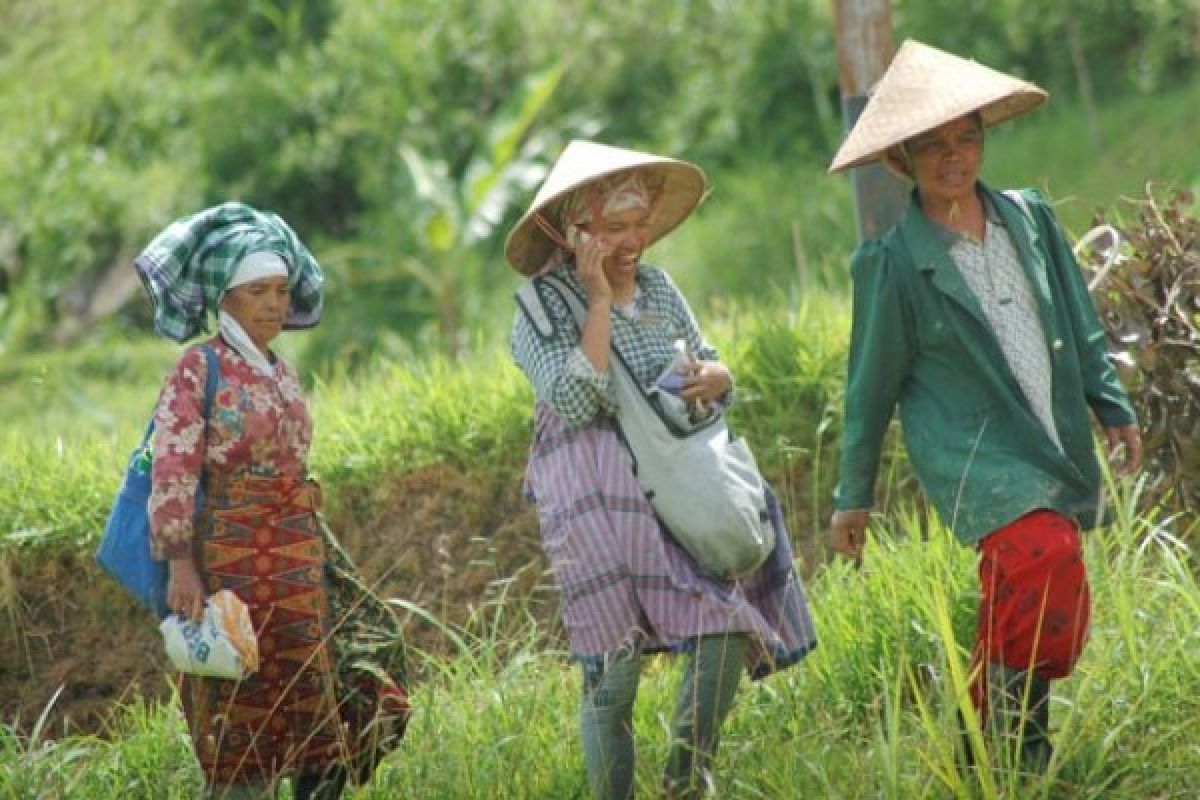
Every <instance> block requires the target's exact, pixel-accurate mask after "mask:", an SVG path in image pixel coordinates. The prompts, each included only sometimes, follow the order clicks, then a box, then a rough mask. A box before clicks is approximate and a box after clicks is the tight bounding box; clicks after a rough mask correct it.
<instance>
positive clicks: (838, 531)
mask: <svg viewBox="0 0 1200 800" xmlns="http://www.w3.org/2000/svg"><path fill="white" fill-rule="evenodd" d="M870 519H871V513H870V512H869V511H864V510H857V509H856V510H853V511H835V512H833V518H832V519H831V520H830V521H829V533H830V543H831V544H832V545H833V549H834V550H835V551H836V552H838V553H841V554H842V555H844V556H846V557H848V558H852V559H854V560H855V561H861V560H862V555H863V545H865V544H866V543H867V523H868V522H869V521H870Z"/></svg>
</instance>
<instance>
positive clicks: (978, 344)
mask: <svg viewBox="0 0 1200 800" xmlns="http://www.w3.org/2000/svg"><path fill="white" fill-rule="evenodd" d="M980 190H981V192H983V194H984V195H986V196H987V198H988V199H989V200H990V202H991V203H992V205H993V206H994V207H995V208H996V209H997V211H998V212H999V214H1000V216H1001V217H1002V219H1003V220H1004V225H1005V227H1007V229H1008V231H1009V234H1010V235H1011V237H1012V240H1013V244H1014V246H1015V247H1016V250H1017V253H1018V254H1019V256H1020V258H1021V262H1022V264H1023V266H1024V267H1025V272H1026V275H1027V276H1028V277H1029V280H1030V284H1031V286H1032V287H1033V290H1034V294H1035V295H1036V297H1037V305H1038V310H1039V312H1040V314H1041V318H1042V325H1043V328H1044V331H1045V335H1046V340H1047V341H1046V346H1047V348H1049V352H1050V354H1051V369H1052V371H1053V409H1054V420H1055V425H1056V427H1057V429H1058V434H1059V438H1060V439H1061V440H1062V445H1063V452H1060V451H1059V450H1058V448H1056V447H1055V446H1054V444H1053V442H1052V441H1051V440H1050V437H1049V436H1047V435H1046V433H1045V429H1044V428H1043V427H1042V426H1041V424H1040V423H1039V422H1038V420H1037V418H1036V417H1035V416H1034V414H1033V411H1032V410H1031V409H1030V407H1029V404H1028V402H1027V401H1026V399H1025V396H1024V394H1023V393H1022V391H1021V388H1020V386H1019V385H1018V383H1017V380H1016V378H1015V377H1014V376H1013V374H1012V371H1011V370H1010V369H1009V367H1008V363H1007V362H1006V361H1005V358H1004V355H1003V353H1002V352H1001V350H1000V345H999V343H998V342H997V340H996V337H995V335H994V334H993V332H992V329H991V327H990V326H989V325H988V324H987V322H986V321H985V318H984V316H983V310H982V308H981V307H980V305H979V302H978V301H977V300H976V298H975V295H974V294H973V293H972V292H971V290H970V288H969V287H968V286H967V284H966V281H965V280H964V279H963V277H962V274H961V273H960V272H959V269H958V266H957V265H956V264H955V263H954V261H953V259H951V257H950V255H949V254H948V253H947V251H946V247H945V244H944V242H943V239H942V238H941V237H940V236H939V234H938V229H937V228H936V226H935V225H934V223H932V222H930V221H929V220H928V219H927V218H926V217H925V215H924V214H923V213H922V212H921V210H920V208H919V207H918V205H917V203H916V199H915V194H914V196H913V198H910V200H909V203H908V208H907V209H906V211H905V213H904V216H903V218H902V219H901V220H900V221H899V222H898V223H897V224H896V225H895V226H893V227H892V228H891V230H889V231H888V232H887V233H886V234H885V235H884V236H883V238H882V239H880V240H875V241H869V242H865V243H863V244H862V245H861V246H860V247H859V248H858V250H857V251H856V252H855V254H854V261H853V273H854V319H853V331H852V335H851V341H850V356H849V365H848V371H847V383H846V406H845V429H844V433H843V438H842V453H841V468H840V472H839V481H840V482H839V487H838V492H837V499H836V506H837V508H839V509H862V508H870V507H871V506H872V505H873V496H874V486H875V475H876V472H877V470H878V467H879V457H880V449H881V447H882V442H883V436H884V433H885V432H886V430H887V427H888V423H889V421H890V420H891V417H892V412H893V409H894V408H896V407H897V405H898V406H899V411H900V420H901V424H902V427H903V431H904V443H905V446H906V447H907V449H908V454H909V459H910V461H911V462H912V465H913V470H914V471H915V472H916V474H917V477H918V479H919V480H920V481H921V485H922V486H923V487H924V489H925V492H926V494H927V495H928V496H929V499H930V500H931V501H932V503H933V505H934V507H935V508H936V509H937V511H938V513H939V514H940V515H941V517H942V520H943V521H944V522H945V523H946V524H947V525H948V526H949V527H950V528H951V529H952V530H953V531H954V533H955V535H957V537H958V538H959V540H960V541H962V542H963V543H965V544H972V543H974V542H976V541H978V540H979V539H981V538H983V537H984V536H986V535H987V534H988V533H991V532H992V531H994V530H996V529H998V528H1000V527H1003V526H1004V525H1006V524H1008V523H1009V522H1012V521H1013V520H1015V519H1017V518H1018V517H1020V516H1022V515H1023V514H1025V513H1026V512H1028V511H1032V510H1034V509H1038V508H1048V509H1053V510H1056V511H1059V512H1061V513H1063V514H1066V515H1069V516H1072V517H1074V518H1076V519H1077V520H1078V521H1079V522H1080V524H1081V526H1082V527H1084V528H1088V527H1091V526H1092V525H1093V524H1094V521H1095V517H1096V513H1097V511H1098V507H1099V503H1100V491H1099V489H1100V467H1099V464H1098V462H1097V460H1096V453H1095V444H1094V442H1093V437H1092V430H1091V426H1090V420H1089V416H1088V408H1089V407H1090V408H1091V410H1092V411H1093V412H1094V413H1095V414H1096V417H1097V418H1098V419H1099V420H1100V422H1101V424H1102V425H1104V426H1105V427H1114V426H1122V425H1129V424H1132V423H1133V422H1134V420H1135V418H1134V414H1133V410H1132V408H1131V406H1130V403H1129V399H1128V397H1127V396H1126V394H1125V391H1124V389H1123V388H1122V387H1121V384H1120V382H1119V380H1118V379H1117V375H1116V372H1115V371H1114V370H1113V367H1112V364H1111V363H1110V362H1109V360H1108V357H1107V354H1106V350H1105V337H1104V332H1103V330H1102V329H1101V327H1100V323H1099V320H1098V319H1097V317H1096V310H1095V307H1094V306H1093V305H1092V301H1091V298H1090V297H1089V295H1088V291H1087V286H1086V284H1085V283H1084V280H1083V276H1082V275H1081V273H1080V271H1079V266H1078V264H1077V263H1076V262H1075V258H1074V256H1073V255H1072V253H1071V248H1070V246H1069V245H1068V244H1067V241H1066V237H1065V236H1064V235H1063V232H1062V229H1061V228H1060V227H1059V226H1058V223H1057V221H1056V220H1055V218H1054V215H1053V212H1052V210H1051V209H1050V207H1049V205H1047V203H1046V202H1045V201H1044V200H1043V199H1042V197H1041V196H1040V195H1039V194H1038V193H1037V192H1036V191H1034V190H1028V189H1027V190H1024V191H1023V192H1022V193H1021V195H1022V197H1024V199H1025V201H1026V206H1027V208H1028V213H1026V211H1024V210H1022V208H1021V207H1020V206H1019V205H1018V204H1017V203H1015V202H1014V201H1013V200H1012V199H1010V198H1009V197H1007V196H1005V195H1004V194H1002V193H999V192H996V191H993V190H992V189H990V188H988V187H986V186H983V185H982V184H980ZM1030 216H1032V219H1031V218H1030Z"/></svg>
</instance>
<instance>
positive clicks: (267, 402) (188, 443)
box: [149, 337, 312, 559]
mask: <svg viewBox="0 0 1200 800" xmlns="http://www.w3.org/2000/svg"><path fill="white" fill-rule="evenodd" d="M208 344H210V345H211V346H212V347H213V349H214V350H215V351H216V353H217V357H218V360H219V361H220V365H221V374H220V377H219V379H218V381H217V391H216V394H215V395H214V396H213V402H212V416H211V419H210V420H209V426H208V439H207V442H205V434H204V381H205V378H206V376H207V372H208V366H207V362H206V360H205V358H204V353H203V352H202V350H201V346H200V345H194V346H192V347H190V348H188V350H187V351H186V352H184V354H183V356H182V357H181V358H180V359H179V362H178V363H177V364H176V365H175V369H174V370H173V371H172V372H171V374H170V375H169V376H168V377H167V381H166V384H165V385H164V386H163V389H162V394H161V395H160V396H159V400H158V407H157V409H156V410H155V413H154V428H155V434H154V468H153V472H152V475H151V480H152V488H151V492H150V503H149V509H150V545H151V550H152V551H153V553H154V556H155V558H160V559H170V558H179V557H182V556H187V555H191V553H192V538H193V528H192V518H193V516H194V513H195V497H196V485H197V482H198V481H199V480H200V476H201V473H202V472H203V471H204V470H208V471H211V472H217V473H233V472H239V471H242V470H250V471H253V472H259V473H265V474H282V475H292V476H294V477H297V478H303V477H304V476H305V474H306V473H307V458H308V448H309V445H310V444H311V442H312V420H311V419H310V418H309V415H308V406H307V405H306V403H305V400H304V394H303V392H302V390H301V388H300V382H299V380H298V379H297V377H296V373H295V372H294V371H293V370H292V368H291V367H290V366H288V365H287V364H286V363H285V362H284V361H283V360H282V359H278V358H277V359H276V360H275V377H274V379H270V378H267V377H265V376H264V375H262V374H261V373H259V372H256V371H255V370H254V369H253V368H252V367H251V366H250V365H249V364H248V363H246V361H245V360H244V359H243V358H242V357H241V355H239V354H238V352H237V351H236V350H234V349H233V348H231V347H230V346H229V345H227V344H225V342H224V340H222V339H221V338H220V337H216V338H214V339H212V340H210V341H209V342H208Z"/></svg>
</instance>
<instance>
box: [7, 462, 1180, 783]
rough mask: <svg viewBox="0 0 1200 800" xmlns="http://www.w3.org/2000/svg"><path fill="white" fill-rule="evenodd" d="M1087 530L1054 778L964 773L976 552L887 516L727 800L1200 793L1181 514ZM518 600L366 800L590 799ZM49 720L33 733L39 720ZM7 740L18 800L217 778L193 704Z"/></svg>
mask: <svg viewBox="0 0 1200 800" xmlns="http://www.w3.org/2000/svg"><path fill="white" fill-rule="evenodd" d="M1113 490H1114V492H1115V493H1116V495H1117V503H1116V507H1117V514H1116V517H1115V520H1114V521H1113V523H1112V524H1111V525H1110V526H1108V527H1106V528H1104V529H1101V530H1098V531H1096V532H1094V533H1092V534H1090V535H1089V536H1088V538H1087V560H1088V563H1089V565H1090V571H1091V580H1092V590H1093V603H1094V616H1093V625H1092V633H1091V640H1090V643H1089V645H1088V647H1087V650H1086V651H1085V654H1084V657H1083V659H1082V660H1081V662H1080V664H1079V666H1078V669H1077V670H1076V673H1075V674H1074V675H1073V676H1072V677H1071V678H1070V679H1068V680H1066V681H1062V682H1059V683H1057V684H1056V685H1055V691H1054V698H1053V709H1054V712H1053V715H1054V716H1053V727H1054V729H1055V731H1056V733H1055V740H1056V743H1057V751H1056V755H1055V758H1054V760H1053V762H1052V763H1051V766H1050V770H1049V773H1048V774H1047V775H1046V776H1044V777H1042V778H1037V779H1026V778H1021V777H1019V776H1017V774H1016V773H1015V772H1014V771H1013V770H1012V769H1011V767H1010V766H1009V765H1008V764H1006V763H1003V762H1004V759H1003V758H1001V759H999V760H1000V762H1001V763H997V764H992V765H989V767H988V768H987V769H980V770H976V771H975V772H974V773H973V774H971V775H969V776H968V775H963V774H961V773H960V772H959V771H958V770H957V769H956V768H955V761H954V758H955V756H954V753H955V750H954V748H955V744H956V735H957V734H956V727H955V723H954V711H955V709H956V708H958V707H960V706H963V704H964V703H966V700H965V697H966V695H965V685H964V680H965V677H964V676H965V673H966V660H967V653H966V651H965V649H964V647H963V646H962V644H961V643H962V642H965V641H968V635H969V632H970V629H971V627H972V624H973V623H972V616H973V609H974V605H975V600H976V596H975V588H974V587H975V580H974V577H973V571H974V559H973V556H972V555H971V553H970V551H968V550H966V549H964V548H961V547H959V546H957V545H956V544H955V543H954V542H953V541H952V540H951V537H950V536H949V534H948V533H947V532H946V531H945V530H944V529H942V528H941V527H940V526H938V525H937V524H936V523H935V522H933V521H931V520H928V519H924V518H922V517H920V516H918V515H916V514H899V515H897V516H896V517H895V518H888V519H881V520H880V521H878V524H877V525H876V526H875V529H874V541H873V543H872V544H871V545H870V547H869V550H868V555H867V559H866V561H865V564H864V567H863V568H862V569H861V570H855V569H853V568H851V567H850V566H849V565H848V564H846V563H836V564H833V565H831V566H830V567H828V568H826V569H823V570H821V571H820V572H819V574H818V575H817V576H816V577H815V579H814V580H812V581H811V582H810V584H809V586H808V589H809V593H810V597H811V598H812V600H813V607H814V610H815V612H816V619H817V625H818V631H819V634H820V637H821V643H820V646H819V647H818V649H817V650H816V651H815V652H814V653H813V654H812V655H810V656H809V658H808V659H806V660H805V661H804V662H802V663H801V664H800V665H799V666H798V667H796V668H794V669H791V670H788V671H786V672H784V673H782V674H779V675H775V676H772V677H770V678H768V679H767V680H765V681H763V682H762V683H759V684H748V683H746V684H744V685H743V688H742V691H741V695H740V699H739V702H738V704H737V706H736V707H735V710H734V712H733V714H732V716H731V718H730V720H729V722H728V724H727V727H726V732H725V735H724V737H723V740H722V749H721V753H720V756H719V759H718V764H717V776H718V786H719V788H720V790H721V796H722V797H729V798H748V799H749V798H764V799H765V798H771V799H774V798H792V797H822V798H824V797H829V798H860V797H878V798H889V799H891V798H895V799H896V800H901V799H902V798H903V799H904V800H908V799H909V798H998V797H1008V798H1033V799H1034V800H1038V799H1041V798H1045V799H1046V800H1049V799H1050V798H1096V799H1097V800H1099V799H1100V798H1104V799H1105V800H1109V799H1111V798H1115V799H1116V800H1126V799H1128V800H1134V799H1135V798H1137V799H1138V800H1141V799H1142V798H1188V797H1194V796H1195V792H1196V791H1197V789H1198V787H1200V784H1198V783H1197V780H1198V779H1197V777H1196V776H1198V775H1200V736H1198V735H1197V734H1196V732H1195V720H1196V719H1197V718H1198V715H1200V631H1198V630H1197V628H1196V620H1197V619H1200V585H1198V584H1197V580H1196V571H1197V567H1198V566H1200V565H1198V564H1197V562H1196V560H1195V556H1194V554H1192V553H1191V552H1190V551H1189V550H1188V549H1187V548H1186V547H1185V546H1184V545H1183V544H1182V543H1181V542H1180V541H1179V540H1178V539H1177V538H1175V537H1176V536H1177V535H1180V534H1182V533H1183V531H1182V530H1181V524H1180V523H1181V521H1180V520H1174V521H1171V520H1159V519H1155V518H1154V515H1153V513H1150V514H1148V515H1147V514H1144V513H1142V514H1139V513H1136V512H1135V511H1134V508H1135V504H1134V501H1135V498H1136V490H1135V489H1131V488H1130V487H1128V486H1120V487H1113ZM521 613H522V610H521V608H520V604H519V603H514V602H510V601H505V600H501V601H498V602H497V603H496V604H495V605H494V606H492V607H490V608H485V609H481V610H480V611H479V612H478V613H477V615H476V616H475V618H474V619H473V621H472V623H471V624H469V625H467V626H466V627H465V628H463V629H459V630H454V631H448V632H447V633H448V636H449V638H451V639H452V640H453V641H455V642H456V643H457V653H456V654H455V655H454V656H452V657H448V658H447V657H442V658H431V657H421V659H420V660H421V664H420V672H421V673H422V674H423V675H424V679H423V680H422V681H421V682H420V683H419V685H418V686H417V687H416V690H415V697H414V699H415V703H416V707H417V709H418V711H417V713H416V716H415V718H414V720H413V723H412V726H411V728H410V732H409V734H408V737H407V739H406V740H405V742H404V744H403V746H402V748H401V750H400V751H398V752H397V753H394V754H393V755H392V756H391V757H389V759H388V760H387V761H386V763H385V764H384V765H383V766H382V767H381V769H380V770H379V771H378V772H377V773H376V776H375V778H374V780H373V782H372V783H371V785H370V786H367V787H362V788H360V789H359V790H357V791H356V792H354V793H351V794H350V797H352V798H360V799H364V798H378V799H379V800H382V799H383V798H393V797H421V798H454V799H455V800H467V799H468V798H480V800H483V799H484V798H486V799H487V800H494V799H496V798H513V800H526V799H527V798H583V797H586V793H585V784H584V777H583V772H582V761H581V755H580V752H579V745H578V741H577V736H576V733H575V725H576V723H575V717H576V701H577V695H578V691H579V688H578V674H577V671H576V670H575V669H574V668H572V667H571V666H570V665H569V664H568V663H567V660H566V658H565V656H564V654H562V653H561V652H558V651H556V650H555V649H554V648H553V646H552V645H551V644H550V643H548V641H547V637H546V636H545V634H544V633H543V632H542V631H540V630H539V628H538V627H537V625H536V624H535V623H533V622H528V623H527V624H526V627H525V630H526V633H525V634H524V635H523V636H518V637H516V638H514V639H507V640H505V639H502V638H500V637H499V636H498V635H497V634H496V633H494V632H495V631H499V630H500V629H501V628H504V629H508V628H510V626H508V625H507V624H505V623H504V622H503V621H502V620H501V619H499V618H500V617H501V616H510V615H517V616H519V615H520V614H521ZM677 669H678V665H677V664H675V663H673V662H672V661H670V660H667V659H660V660H657V661H654V662H652V664H651V666H650V668H649V669H648V670H647V672H646V675H645V677H644V679H643V681H644V682H643V685H642V691H641V693H640V695H639V699H638V705H637V708H636V711H635V719H636V723H635V724H636V731H637V737H638V757H639V766H638V782H639V794H641V793H643V792H644V793H645V794H646V795H647V796H654V795H655V792H656V790H657V786H658V780H659V770H660V769H661V765H662V763H663V759H664V756H665V751H666V746H667V739H666V731H667V726H668V722H667V720H668V718H669V714H670V709H671V708H672V707H673V705H672V696H673V692H674V686H675V682H676V680H677V679H678V674H677ZM29 727H30V726H28V725H27V726H25V728H26V729H28V728H29ZM44 733H45V732H44V731H38V730H35V731H34V732H33V733H32V734H27V735H18V734H17V733H15V732H14V729H13V728H12V727H6V728H0V797H4V798H25V797H30V798H32V797H64V798H65V797H70V798H82V799H83V800H91V798H96V799H97V800H98V799H99V798H108V797H114V796H121V797H124V798H127V799H128V800H137V799H138V798H163V797H169V798H187V797H194V796H196V795H195V793H196V791H197V787H198V786H199V782H200V776H199V772H198V769H197V768H196V767H195V766H194V762H193V761H192V759H191V756H190V754H189V750H188V746H187V742H186V733H185V731H184V728H183V724H182V721H181V719H180V717H179V716H178V714H177V712H176V711H175V709H174V707H173V706H145V705H142V704H139V703H136V702H135V703H133V704H131V705H129V706H125V707H119V708H116V709H114V711H113V716H112V719H111V728H110V730H109V731H107V732H106V733H107V735H106V736H104V737H90V736H65V737H62V738H58V739H49V738H47V737H45V736H44Z"/></svg>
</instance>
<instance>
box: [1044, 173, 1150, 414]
mask: <svg viewBox="0 0 1200 800" xmlns="http://www.w3.org/2000/svg"><path fill="white" fill-rule="evenodd" d="M1026 194H1027V196H1029V197H1030V199H1031V200H1032V201H1033V204H1034V205H1035V206H1036V207H1037V209H1038V210H1039V211H1040V213H1042V214H1043V215H1044V217H1045V219H1046V221H1047V223H1048V224H1046V225H1043V226H1042V229H1043V232H1044V233H1045V235H1046V236H1047V238H1048V239H1049V241H1048V242H1047V244H1048V245H1049V250H1050V254H1051V256H1052V261H1053V262H1054V267H1055V269H1057V270H1058V272H1059V275H1060V277H1061V280H1062V285H1063V287H1064V289H1065V297H1064V298H1063V302H1064V303H1065V304H1066V306H1065V308H1066V311H1067V314H1068V317H1069V318H1070V321H1071V327H1072V328H1073V333H1074V340H1075V342H1076V346H1077V348H1078V351H1079V365H1080V369H1081V370H1082V372H1083V374H1082V376H1081V377H1082V379H1083V392H1084V396H1085V397H1086V398H1087V402H1088V405H1089V406H1090V407H1091V409H1092V412H1093V413H1094V414H1095V415H1096V418H1097V419H1099V420H1100V424H1101V425H1103V426H1105V427H1120V426H1124V425H1133V424H1135V423H1136V422H1137V416H1136V415H1135V414H1134V411H1133V406H1132V404H1131V403H1130V401H1129V396H1128V394H1126V392H1125V387H1124V386H1123V385H1122V384H1121V379H1120V378H1119V377H1118V376H1117V371H1116V369H1115V368H1114V367H1113V364H1112V361H1111V360H1110V359H1109V357H1108V343H1107V340H1106V338H1105V334H1104V328H1103V326H1102V325H1101V324H1100V318H1099V316H1098V315H1097V314H1096V306H1095V304H1093V302H1092V296H1091V294H1090V293H1089V292H1088V288H1087V282H1086V281H1085V280H1084V278H1083V271H1082V270H1081V269H1080V268H1079V262H1078V261H1076V260H1075V254H1074V252H1073V251H1072V250H1071V246H1070V245H1069V244H1068V243H1067V239H1066V236H1065V235H1063V231H1062V228H1061V227H1059V224H1058V220H1057V219H1056V218H1055V215H1054V210H1053V209H1052V208H1051V207H1050V204H1049V203H1047V202H1046V201H1045V199H1043V198H1042V196H1041V194H1040V193H1039V192H1037V191H1035V190H1028V191H1027V192H1026Z"/></svg>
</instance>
